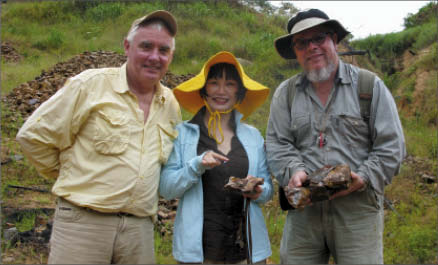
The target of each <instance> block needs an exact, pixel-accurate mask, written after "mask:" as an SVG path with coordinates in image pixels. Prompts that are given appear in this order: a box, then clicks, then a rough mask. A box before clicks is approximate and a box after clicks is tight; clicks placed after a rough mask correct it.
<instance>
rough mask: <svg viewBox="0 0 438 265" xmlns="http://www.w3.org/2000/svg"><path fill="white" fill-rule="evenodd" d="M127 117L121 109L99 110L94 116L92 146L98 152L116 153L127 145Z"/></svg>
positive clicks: (120, 151) (123, 149)
mask: <svg viewBox="0 0 438 265" xmlns="http://www.w3.org/2000/svg"><path fill="white" fill-rule="evenodd" d="M129 137H130V127H129V119H128V117H126V115H124V114H123V113H122V112H121V111H117V110H99V111H98V115H97V117H96V127H95V134H94V138H93V139H94V147H95V149H96V151H97V152H98V153H101V154H104V155H116V154H121V153H123V152H124V151H125V150H126V148H127V147H128V143H129Z"/></svg>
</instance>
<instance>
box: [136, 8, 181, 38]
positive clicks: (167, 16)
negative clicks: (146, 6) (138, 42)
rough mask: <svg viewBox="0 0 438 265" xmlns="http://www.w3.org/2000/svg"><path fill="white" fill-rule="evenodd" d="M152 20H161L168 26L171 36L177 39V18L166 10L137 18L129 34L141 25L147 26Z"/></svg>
mask: <svg viewBox="0 0 438 265" xmlns="http://www.w3.org/2000/svg"><path fill="white" fill-rule="evenodd" d="M151 20H161V21H163V22H164V24H165V25H166V26H167V29H168V30H169V32H170V35H171V36H172V37H175V35H176V31H177V28H178V27H177V25H176V20H175V17H174V16H173V15H172V14H171V13H170V12H168V11H165V10H157V11H154V12H152V13H149V14H147V15H146V16H143V17H141V18H137V19H136V20H134V22H133V23H132V25H131V28H130V29H129V32H131V30H132V29H133V28H134V27H135V26H138V25H140V24H145V23H147V22H148V21H151Z"/></svg>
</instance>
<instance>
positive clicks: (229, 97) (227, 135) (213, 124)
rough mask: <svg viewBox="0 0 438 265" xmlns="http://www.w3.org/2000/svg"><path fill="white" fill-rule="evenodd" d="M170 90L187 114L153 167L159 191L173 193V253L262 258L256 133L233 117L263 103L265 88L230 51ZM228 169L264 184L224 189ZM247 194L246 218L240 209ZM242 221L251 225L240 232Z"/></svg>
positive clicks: (267, 193)
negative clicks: (248, 189) (162, 162)
mask: <svg viewBox="0 0 438 265" xmlns="http://www.w3.org/2000/svg"><path fill="white" fill-rule="evenodd" d="M174 94H175V96H176V98H177V99H178V101H179V103H180V105H181V106H182V107H183V108H184V109H186V110H188V111H189V112H191V113H194V114H195V115H194V117H193V118H192V119H191V120H190V121H185V122H183V123H181V124H179V125H178V126H177V129H178V137H177V138H176V139H175V142H174V147H173V151H172V153H171V155H170V157H169V159H168V161H167V164H166V166H165V167H164V168H163V169H162V172H161V179H160V188H159V191H160V194H161V195H162V196H163V197H164V198H166V199H168V200H169V199H174V198H178V199H180V201H179V204H178V209H177V214H176V218H175V224H174V235H173V256H174V258H175V259H176V260H177V261H178V262H181V263H228V264H232V263H244V262H245V261H247V259H248V256H249V257H250V258H251V257H252V259H251V260H249V262H251V263H266V259H267V258H268V257H269V256H270V255H271V246H270V243H269V238H268V232H267V229H266V225H265V222H264V217H263V214H262V211H261V209H260V206H259V205H260V204H263V203H265V202H267V201H268V200H270V199H271V198H272V194H273V187H272V181H271V178H270V173H269V171H268V166H267V163H266V155H265V150H264V139H263V137H262V136H261V134H260V132H259V131H258V130H257V129H256V128H254V127H252V126H250V125H247V124H244V123H242V122H241V119H245V118H246V117H248V115H249V114H250V113H252V112H253V111H254V110H255V109H256V108H257V107H259V106H260V105H261V104H263V102H264V101H265V99H266V98H267V96H268V95H269V89H268V88H267V87H265V86H263V85H261V84H259V83H257V82H255V81H254V80H251V79H250V78H249V77H248V76H247V75H246V74H245V73H244V71H243V68H242V66H241V65H240V64H239V62H238V61H237V60H236V58H235V57H234V56H233V55H232V54H231V53H229V52H220V53H218V54H216V55H214V56H213V57H211V58H210V59H209V60H208V61H207V62H206V63H205V65H204V67H203V69H202V70H201V72H200V73H199V74H198V75H197V76H195V77H193V78H192V79H190V80H188V81H186V82H184V83H182V84H180V85H179V86H178V87H176V88H175V89H174ZM230 176H234V177H238V178H251V177H259V178H263V179H264V184H263V185H258V186H256V189H255V191H256V192H255V194H252V195H244V196H242V194H241V193H236V192H228V191H224V189H223V187H224V185H225V184H226V183H227V182H228V179H229V177H230ZM245 197H246V198H249V199H250V200H245ZM247 201H250V203H249V222H246V221H247V220H246V219H245V216H244V210H245V205H246V202H247ZM246 224H249V226H250V231H252V233H246V232H245V231H246V230H247V229H245V226H246ZM248 239H250V240H248ZM248 243H250V244H249V245H250V246H251V247H250V250H251V251H248ZM248 253H250V255H248Z"/></svg>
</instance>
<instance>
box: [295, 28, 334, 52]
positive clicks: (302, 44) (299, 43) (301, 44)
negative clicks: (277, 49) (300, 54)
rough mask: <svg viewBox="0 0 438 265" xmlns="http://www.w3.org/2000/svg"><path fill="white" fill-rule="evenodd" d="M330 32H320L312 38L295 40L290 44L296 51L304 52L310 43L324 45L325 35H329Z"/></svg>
mask: <svg viewBox="0 0 438 265" xmlns="http://www.w3.org/2000/svg"><path fill="white" fill-rule="evenodd" d="M331 34H332V32H321V33H319V34H317V35H315V36H313V37H312V38H309V39H297V40H295V41H293V42H292V47H295V48H297V50H300V51H302V50H304V49H306V48H307V46H308V45H309V43H310V42H312V43H313V44H314V45H318V46H319V45H321V44H323V43H324V41H325V39H326V38H327V35H331Z"/></svg>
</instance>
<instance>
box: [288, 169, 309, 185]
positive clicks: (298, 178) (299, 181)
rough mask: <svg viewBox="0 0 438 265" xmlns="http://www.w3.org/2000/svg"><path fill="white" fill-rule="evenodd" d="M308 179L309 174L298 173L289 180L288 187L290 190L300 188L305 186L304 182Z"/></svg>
mask: <svg viewBox="0 0 438 265" xmlns="http://www.w3.org/2000/svg"><path fill="white" fill-rule="evenodd" d="M306 179H307V173H306V172H305V171H303V170H301V171H297V172H296V173H295V174H294V175H293V176H292V177H291V178H290V180H289V184H288V186H289V187H290V188H298V187H301V186H302V185H303V182H304V181H305V180H306Z"/></svg>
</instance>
